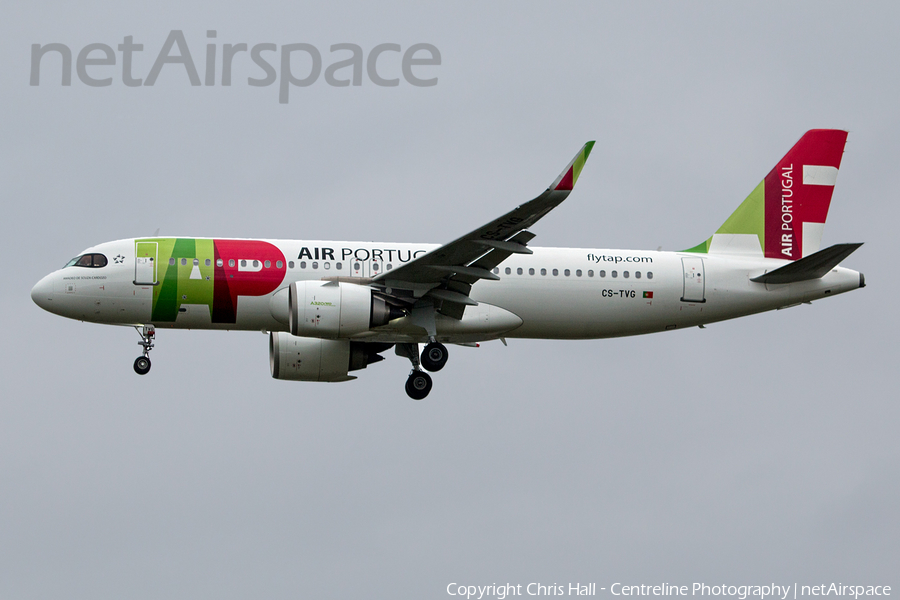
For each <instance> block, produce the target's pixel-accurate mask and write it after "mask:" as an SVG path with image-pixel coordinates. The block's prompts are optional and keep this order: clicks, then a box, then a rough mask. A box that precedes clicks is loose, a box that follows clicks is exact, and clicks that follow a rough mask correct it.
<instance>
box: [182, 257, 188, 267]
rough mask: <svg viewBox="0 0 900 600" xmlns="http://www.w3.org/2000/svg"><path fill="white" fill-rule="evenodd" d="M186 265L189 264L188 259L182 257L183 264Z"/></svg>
mask: <svg viewBox="0 0 900 600" xmlns="http://www.w3.org/2000/svg"><path fill="white" fill-rule="evenodd" d="M185 265H187V259H186V258H182V259H181V266H182V267H183V266H185Z"/></svg>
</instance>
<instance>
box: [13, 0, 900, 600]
mask: <svg viewBox="0 0 900 600" xmlns="http://www.w3.org/2000/svg"><path fill="white" fill-rule="evenodd" d="M3 12H4V19H3V21H2V23H0V52H2V58H3V65H4V68H3V69H2V70H0V109H2V110H0V128H2V129H0V133H2V140H3V141H2V144H0V175H2V181H3V196H4V201H3V206H4V218H3V219H2V220H0V228H2V232H3V236H2V239H3V249H4V253H3V254H4V257H5V260H4V261H3V262H4V265H5V268H4V276H5V279H4V285H3V286H2V287H0V302H2V305H0V307H2V312H0V314H2V319H3V321H2V322H3V334H2V335H0V345H2V353H3V358H4V360H3V362H2V367H0V368H2V382H3V383H2V386H3V394H2V399H0V597H2V598H4V599H6V598H10V599H19V598H22V599H25V598H28V599H30V598H66V599H81V598H84V599H91V600H99V599H122V598H135V599H144V598H148V599H149V598H165V599H175V598H186V599H187V598H190V599H194V598H217V599H220V598H229V599H230V598H299V597H319V598H375V597H394V598H444V597H447V596H446V592H445V589H446V586H447V584H448V583H451V582H458V583H462V584H481V585H484V584H491V583H494V582H496V583H503V582H510V583H520V584H527V583H530V582H542V583H544V584H548V583H562V584H567V583H568V582H576V581H581V582H588V581H593V582H597V586H598V588H599V587H608V586H609V585H610V584H611V583H614V582H616V581H620V582H628V583H660V582H663V581H666V582H670V583H675V584H684V585H690V584H691V583H693V582H698V581H705V582H707V583H710V582H714V583H728V584H735V585H737V584H742V583H743V584H746V583H750V584H753V583H758V584H763V583H772V582H775V583H780V584H788V583H791V584H792V583H794V582H797V583H799V584H801V585H802V584H819V583H830V582H832V581H833V582H842V583H845V584H847V583H854V584H867V585H885V584H886V585H892V586H894V590H895V594H896V593H897V592H898V591H900V578H898V569H897V565H898V564H900V545H898V544H900V543H898V539H900V517H898V512H897V506H898V505H900V444H898V441H897V426H898V417H900V414H898V413H900V410H898V403H897V399H896V396H897V392H896V373H897V358H898V355H897V351H896V344H897V339H898V333H900V332H898V311H897V310H896V306H895V304H896V299H897V297H898V291H900V290H898V288H900V285H898V279H897V275H896V264H895V263H896V260H897V255H896V252H897V244H896V238H897V231H896V229H897V222H898V217H900V210H898V203H897V176H896V169H897V163H898V158H900V156H898V144H897V139H898V116H897V115H898V113H897V106H898V99H900V86H898V74H900V69H898V55H900V38H898V36H897V29H898V23H900V19H898V17H900V8H898V6H897V4H896V3H889V2H872V3H824V2H814V3H803V2H800V3H789V4H788V3H780V2H771V3H765V2H762V3H761V2H753V3H742V4H738V3H720V2H708V3H697V2H693V3H667V4H661V3H659V4H657V3H635V2H628V3H625V2H621V3H603V4H601V3H588V2H585V3H546V4H536V3H514V2H492V3H474V2H456V3H446V4H444V5H437V4H430V3H422V4H416V5H412V4H409V5H407V4H404V3H386V2H381V3H377V5H376V4H375V3H366V2H360V3H345V2H337V3H320V4H311V3H305V4H298V3H296V2H284V3H278V2H265V1H264V2H254V3H245V6H244V7H243V8H237V7H226V6H224V5H223V4H222V3H218V2H206V3H203V2H160V3H142V4H141V5H139V6H135V5H130V4H127V3H125V4H123V3H121V2H92V1H88V2H81V3H56V2H53V3H50V2H47V3H28V4H26V3H16V4H14V5H7V6H5V7H4V11H3ZM171 30H182V31H183V32H184V35H185V39H186V41H187V43H188V45H189V47H190V50H191V52H192V55H193V58H194V60H195V61H196V63H197V66H198V70H199V71H200V77H201V78H202V77H203V76H204V71H203V65H204V63H205V59H204V55H205V46H206V43H207V41H210V40H208V39H207V37H206V32H207V30H216V32H217V37H216V39H215V40H214V41H215V42H216V43H217V44H218V52H219V59H221V53H222V45H223V44H238V43H246V44H248V46H251V47H252V46H253V45H256V44H260V43H270V44H275V45H277V46H278V47H279V48H280V47H281V46H283V45H285V44H292V43H300V42H303V43H308V44H312V45H314V46H315V47H316V48H317V49H319V50H320V52H321V53H322V56H323V61H324V63H325V66H327V65H328V64H330V63H331V62H333V61H334V60H335V59H334V58H333V57H332V54H331V52H330V50H329V49H330V47H331V45H333V44H338V43H354V44H358V45H359V46H361V47H362V48H363V49H364V50H365V51H366V53H368V51H369V50H370V49H371V48H373V47H374V46H376V45H378V44H381V43H396V44H400V46H401V47H402V49H403V50H406V49H407V48H408V47H409V46H411V45H412V44H415V43H423V42H424V43H430V44H433V45H434V46H436V47H437V48H438V49H439V50H440V53H441V59H442V62H441V65H440V66H439V67H422V71H421V73H423V74H425V75H427V76H436V77H438V83H437V85H436V86H433V87H426V88H419V87H414V86H411V85H409V84H407V83H406V82H405V81H404V80H402V79H401V82H400V83H401V84H400V85H398V86H396V87H393V88H385V87H379V86H376V85H373V84H372V83H371V81H370V80H369V79H368V78H366V79H364V81H363V85H362V86H359V87H331V86H329V85H327V84H326V83H325V82H324V78H320V79H319V80H318V81H317V82H316V83H315V84H313V85H311V86H309V87H306V88H294V89H291V90H290V102H289V103H288V104H280V103H279V102H278V84H275V85H272V86H267V87H252V86H249V85H247V83H246V81H247V78H248V77H261V76H262V75H261V73H262V72H261V70H259V69H258V68H256V67H254V66H253V64H252V63H251V62H250V61H249V59H248V58H247V53H245V54H244V55H243V58H242V59H241V60H239V58H240V55H239V57H238V58H236V59H235V67H234V74H233V83H232V85H231V86H230V87H224V86H222V85H221V82H220V81H219V80H217V84H216V85H215V86H209V87H207V86H200V87H192V86H191V85H189V82H188V78H187V75H186V73H185V71H184V70H183V69H182V68H180V67H178V66H177V65H169V66H167V67H165V68H164V69H163V70H162V73H161V74H160V76H159V79H158V80H157V82H156V84H155V85H154V86H152V87H145V86H142V87H127V86H125V85H124V84H123V78H122V74H121V53H119V52H118V51H117V53H116V57H117V62H116V66H115V67H114V68H112V67H105V66H94V67H91V69H93V70H91V71H89V72H90V73H97V74H98V75H97V76H101V75H109V76H112V77H113V82H112V85H110V86H109V87H102V88H94V87H88V86H87V85H85V84H83V83H82V82H81V81H80V80H79V79H78V77H77V75H75V73H74V70H75V69H74V67H73V82H72V85H71V86H69V87H63V86H61V85H60V72H59V63H58V59H56V58H55V57H54V59H53V61H50V60H48V61H47V63H46V65H45V66H44V67H42V73H41V84H40V85H39V86H30V85H29V74H30V52H31V45H32V44H35V43H39V44H49V43H60V44H65V45H67V46H68V47H70V48H71V49H72V51H73V54H75V55H76V56H77V52H78V51H80V50H81V49H82V48H83V47H84V46H86V45H88V44H92V43H103V44H107V45H109V46H111V47H113V48H115V47H116V46H117V45H118V44H121V43H123V38H124V37H125V36H133V38H134V43H140V44H143V45H144V51H143V52H141V53H136V54H135V57H134V66H133V71H134V73H133V74H134V76H135V77H146V76H147V74H148V72H149V71H150V68H151V66H152V64H153V60H154V58H155V56H156V54H157V53H158V52H159V50H160V49H161V48H162V45H163V43H164V41H165V39H166V37H167V35H169V32H170V31H171ZM92 56H94V55H92ZM96 56H99V54H97V55H96ZM270 56H274V55H273V54H270ZM391 56H392V55H391V54H385V57H386V58H391ZM393 56H394V58H393V59H392V60H393V62H391V60H386V62H384V63H383V64H384V69H385V70H384V76H385V77H389V76H398V77H399V76H400V67H399V58H396V57H398V56H399V55H393ZM73 58H74V57H73ZM54 61H55V62H54ZM380 64H381V63H380ZM299 65H300V63H299V62H298V67H297V68H298V73H299V71H300V67H299ZM276 66H277V63H276ZM820 127H826V128H831V127H834V128H844V129H848V130H849V131H850V136H849V142H848V145H847V151H846V154H845V156H844V161H843V164H842V168H841V174H840V177H839V181H838V185H837V188H836V191H835V195H834V200H833V203H832V209H831V213H830V218H829V222H828V227H827V228H826V230H825V237H824V240H823V243H824V244H833V243H838V242H857V241H863V242H866V245H865V246H863V247H862V248H861V249H860V250H859V251H857V252H856V253H855V254H853V255H852V256H851V257H850V258H848V259H847V261H846V262H845V263H844V264H845V266H848V267H850V268H854V269H858V270H860V271H862V272H864V273H865V274H866V276H867V282H868V284H869V285H868V287H867V288H866V289H864V290H859V291H856V292H853V293H850V294H846V295H843V296H839V297H835V298H832V299H828V300H827V301H821V302H816V303H814V304H813V305H812V306H802V307H799V308H793V309H790V310H785V311H779V312H777V313H770V314H764V315H757V316H753V317H749V318H745V319H740V320H737V321H733V322H725V323H720V324H716V325H712V326H709V327H708V328H707V329H705V330H699V329H692V330H687V331H679V332H673V333H667V334H657V335H651V336H645V337H637V338H627V339H618V340H598V341H588V342H546V341H511V342H510V345H509V347H503V346H502V345H501V344H500V343H499V342H494V343H488V344H484V345H483V346H482V347H481V348H479V349H477V350H476V349H469V348H456V349H453V350H452V355H451V359H450V362H449V363H448V366H447V368H446V369H444V370H443V371H441V372H440V373H439V374H437V375H436V376H435V387H434V390H433V392H432V393H431V395H430V396H429V397H428V399H427V400H425V401H423V402H418V403H417V402H413V401H411V400H409V399H408V398H407V397H406V395H405V393H404V392H403V383H404V381H405V378H406V375H407V372H408V369H409V367H408V363H407V362H406V361H405V359H400V358H398V357H395V356H393V355H390V356H389V358H388V360H386V361H385V362H383V363H379V364H377V365H373V366H372V367H370V368H369V369H367V370H366V371H363V372H361V373H360V375H361V377H360V378H359V379H358V380H356V381H354V382H350V383H345V384H315V383H291V382H281V381H275V380H273V379H271V377H270V376H269V371H268V348H267V340H266V338H265V337H264V336H263V335H261V334H259V333H245V332H230V333H224V332H196V331H194V332H172V331H162V332H160V334H159V336H158V345H157V348H156V350H154V352H153V360H154V368H153V372H152V373H151V374H150V375H148V376H146V377H138V376H137V375H135V374H134V373H133V371H132V368H131V363H132V361H133V359H134V358H135V356H137V354H138V351H139V348H138V346H137V345H136V342H137V341H138V338H137V336H136V334H135V333H134V331H133V330H130V329H126V328H115V327H104V326H99V325H91V324H84V323H79V322H75V321H69V320H65V319H62V318H59V317H56V316H54V315H51V314H49V313H46V312H44V311H42V310H41V309H39V308H38V307H37V306H35V305H34V304H33V303H32V302H31V299H30V297H29V292H30V289H31V287H32V285H34V283H35V282H36V281H37V280H38V279H40V278H41V277H42V276H43V275H44V274H46V273H48V272H50V271H52V270H54V269H56V268H58V267H60V266H62V264H64V262H65V261H66V260H67V259H69V258H70V257H72V256H74V255H76V254H78V253H79V252H80V251H81V250H82V249H84V248H86V247H88V246H91V245H94V244H97V243H100V242H103V241H108V240H112V239H119V238H125V237H133V236H144V235H152V234H153V232H154V231H155V230H156V229H157V228H159V229H160V231H161V233H162V234H164V235H193V236H220V237H227V236H235V237H265V238H310V239H339V240H378V241H396V242H402V241H414V242H444V241H449V240H451V239H454V238H455V237H457V236H458V235H461V234H463V233H465V232H467V231H469V230H471V229H473V228H475V227H477V226H479V225H481V224H483V223H485V222H487V221H488V220H490V219H491V218H493V217H496V216H498V215H500V214H502V213H503V212H505V211H507V210H508V209H510V208H511V207H513V206H515V205H516V204H518V203H520V202H522V201H524V200H528V199H530V198H532V197H534V196H535V195H536V194H537V193H539V192H541V191H542V190H543V189H544V188H545V187H546V186H547V184H549V183H550V182H551V181H552V180H553V178H554V177H555V176H556V175H557V174H558V172H559V171H560V169H561V168H562V167H563V166H564V165H565V164H566V162H567V161H568V160H569V159H570V158H571V157H572V155H573V154H574V153H575V152H576V151H577V149H578V148H579V147H580V146H581V145H582V144H583V143H584V142H585V141H586V140H589V139H596V140H597V145H596V146H595V148H594V152H593V154H592V155H591V158H590V160H589V161H588V163H587V167H586V168H585V170H584V172H583V174H582V176H581V179H579V182H578V187H577V188H576V190H575V192H574V193H573V194H572V195H571V196H570V197H569V199H568V200H567V201H566V202H565V204H563V205H562V206H561V207H560V208H558V209H557V210H556V211H554V212H553V213H552V214H550V215H549V216H548V217H547V218H545V219H544V220H542V221H541V222H540V223H539V224H538V225H537V226H535V227H534V228H533V231H534V233H535V234H537V238H536V239H535V240H534V242H533V244H536V245H546V246H578V247H591V248H604V247H607V248H650V249H655V248H657V247H658V246H662V247H663V248H664V249H668V250H677V249H682V248H686V247H690V246H693V245H695V244H696V243H698V242H699V241H700V240H702V239H705V238H707V237H708V236H709V235H710V234H711V233H712V231H714V230H715V229H716V228H717V227H718V226H719V225H720V224H721V223H722V222H723V221H724V220H725V218H726V217H727V216H728V215H729V214H730V213H731V211H732V210H733V209H734V208H735V207H736V206H737V204H738V203H739V202H740V201H741V200H743V198H744V197H745V196H746V195H747V194H748V193H749V192H750V190H751V189H753V187H754V186H755V185H756V184H757V183H758V182H759V181H760V180H761V179H762V178H763V176H764V175H765V174H766V173H767V172H768V171H769V169H771V167H772V166H773V165H774V164H775V162H776V161H777V160H778V159H779V158H781V156H783V154H784V153H785V152H786V151H787V150H788V149H789V148H790V146H791V145H792V144H793V143H794V142H795V141H796V140H797V139H799V138H800V136H801V135H802V134H803V133H804V132H805V131H806V130H807V129H811V128H820ZM890 264H895V267H890ZM601 594H602V592H601Z"/></svg>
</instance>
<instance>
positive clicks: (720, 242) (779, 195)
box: [685, 129, 847, 260]
mask: <svg viewBox="0 0 900 600" xmlns="http://www.w3.org/2000/svg"><path fill="white" fill-rule="evenodd" d="M846 141H847V132H846V131H841V130H838V129H812V130H810V131H807V132H806V133H805V134H804V135H803V137H802V138H800V141H799V142H797V143H796V144H794V147H793V148H791V149H790V151H789V152H788V153H787V154H785V155H784V158H782V159H781V160H780V161H778V164H776V165H775V168H774V169H772V170H771V171H770V172H769V174H768V175H766V177H765V179H763V180H762V181H761V182H760V183H759V185H758V186H756V189H754V190H753V191H752V192H750V195H749V196H747V199H746V200H744V202H743V203H741V205H740V206H738V208H737V210H736V211H734V213H732V215H731V216H730V217H728V220H727V221H725V223H723V224H722V226H721V227H719V229H718V230H717V231H716V232H715V233H714V234H713V235H712V237H710V238H709V239H708V240H706V241H705V242H702V243H700V244H698V245H697V246H694V247H693V248H690V249H688V250H685V252H708V253H711V254H715V253H731V254H749V255H757V256H765V257H766V258H782V259H788V260H797V259H799V258H802V257H804V256H809V255H810V254H813V253H815V252H817V251H818V250H819V246H820V244H821V242H822V232H823V231H824V229H825V218H826V217H827V216H828V207H829V206H830V204H831V194H832V192H833V191H834V184H835V182H836V181H837V174H838V169H839V168H840V166H841V158H842V157H843V154H844V144H845V143H846Z"/></svg>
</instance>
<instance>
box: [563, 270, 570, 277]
mask: <svg viewBox="0 0 900 600" xmlns="http://www.w3.org/2000/svg"><path fill="white" fill-rule="evenodd" d="M569 274H570V271H569V270H568V269H566V270H565V271H563V275H565V276H566V277H568V276H569Z"/></svg>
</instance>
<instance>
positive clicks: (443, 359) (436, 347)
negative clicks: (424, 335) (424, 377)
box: [421, 342, 450, 373]
mask: <svg viewBox="0 0 900 600" xmlns="http://www.w3.org/2000/svg"><path fill="white" fill-rule="evenodd" d="M448 358H450V355H449V353H448V352H447V347H446V346H444V345H443V344H441V343H440V342H432V343H431V344H428V345H427V346H425V349H424V350H422V359H421V360H422V367H424V368H425V370H426V371H431V372H432V373H435V372H437V371H440V370H441V369H443V368H444V365H446V364H447V359H448Z"/></svg>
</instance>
